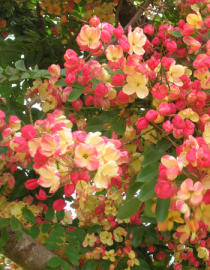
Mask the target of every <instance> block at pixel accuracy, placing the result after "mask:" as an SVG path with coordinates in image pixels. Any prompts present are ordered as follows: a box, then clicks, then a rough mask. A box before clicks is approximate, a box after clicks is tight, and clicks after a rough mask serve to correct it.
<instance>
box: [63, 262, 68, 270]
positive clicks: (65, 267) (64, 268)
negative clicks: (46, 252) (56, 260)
mask: <svg viewBox="0 0 210 270" xmlns="http://www.w3.org/2000/svg"><path fill="white" fill-rule="evenodd" d="M61 269H62V270H69V264H68V263H67V262H66V261H64V260H62V261H61Z"/></svg>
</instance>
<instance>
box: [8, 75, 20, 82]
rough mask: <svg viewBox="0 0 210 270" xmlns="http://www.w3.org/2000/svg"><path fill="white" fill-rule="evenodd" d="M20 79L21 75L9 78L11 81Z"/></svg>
mask: <svg viewBox="0 0 210 270" xmlns="http://www.w3.org/2000/svg"><path fill="white" fill-rule="evenodd" d="M19 79H20V77H19V76H17V75H12V76H11V77H10V78H9V81H10V82H11V81H18V80H19Z"/></svg>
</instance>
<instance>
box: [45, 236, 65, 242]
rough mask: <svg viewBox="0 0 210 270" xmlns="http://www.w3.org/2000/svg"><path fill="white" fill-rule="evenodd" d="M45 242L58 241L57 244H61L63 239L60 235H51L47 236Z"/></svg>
mask: <svg viewBox="0 0 210 270" xmlns="http://www.w3.org/2000/svg"><path fill="white" fill-rule="evenodd" d="M45 241H46V242H51V241H52V242H54V243H58V244H62V243H63V239H61V238H60V237H56V236H53V237H51V236H50V237H47V238H46V239H45Z"/></svg>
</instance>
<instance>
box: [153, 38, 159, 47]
mask: <svg viewBox="0 0 210 270" xmlns="http://www.w3.org/2000/svg"><path fill="white" fill-rule="evenodd" d="M159 44H160V39H159V38H158V37H155V38H153V40H152V45H154V46H158V45H159Z"/></svg>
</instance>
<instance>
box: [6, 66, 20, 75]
mask: <svg viewBox="0 0 210 270" xmlns="http://www.w3.org/2000/svg"><path fill="white" fill-rule="evenodd" d="M5 72H6V74H8V75H14V74H16V73H18V71H17V70H16V69H14V68H13V67H10V66H7V67H6V69H5Z"/></svg>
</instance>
